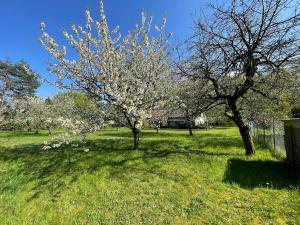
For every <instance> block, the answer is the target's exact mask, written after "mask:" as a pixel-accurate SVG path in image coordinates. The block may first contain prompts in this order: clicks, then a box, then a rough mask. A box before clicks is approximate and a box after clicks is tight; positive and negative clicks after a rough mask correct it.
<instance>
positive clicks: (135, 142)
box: [132, 127, 140, 150]
mask: <svg viewBox="0 0 300 225" xmlns="http://www.w3.org/2000/svg"><path fill="white" fill-rule="evenodd" d="M132 134H133V149H134V150H138V149H139V145H140V130H139V129H137V128H135V127H134V128H132Z"/></svg>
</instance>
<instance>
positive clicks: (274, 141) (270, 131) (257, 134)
mask: <svg viewBox="0 0 300 225" xmlns="http://www.w3.org/2000/svg"><path fill="white" fill-rule="evenodd" d="M250 127H251V133H252V136H253V138H254V141H255V142H256V143H258V144H259V145H261V146H263V147H265V148H268V149H269V150H271V152H272V153H273V154H274V155H275V156H278V157H279V158H285V157H286V151H285V143H284V124H283V122H282V121H276V120H273V122H272V124H271V125H270V126H269V127H261V126H258V125H256V124H254V123H250Z"/></svg>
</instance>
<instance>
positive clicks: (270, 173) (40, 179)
mask: <svg viewBox="0 0 300 225" xmlns="http://www.w3.org/2000/svg"><path fill="white" fill-rule="evenodd" d="M187 133H188V132H187V131H185V130H161V131H160V132H159V134H158V135H157V134H156V132H155V131H152V130H144V131H143V132H142V137H141V150H140V151H133V150H131V148H132V137H131V133H130V131H129V130H128V129H118V130H117V129H108V130H104V131H99V132H97V133H96V134H93V135H91V136H90V137H89V139H90V142H89V143H88V146H79V147H78V148H64V149H56V150H47V151H45V150H42V149H41V148H42V143H43V142H44V141H46V140H50V139H51V137H49V136H48V135H47V132H41V133H40V134H39V135H34V134H31V133H27V132H1V133H0V148H1V149H0V221H1V222H0V224H30V225H31V224H297V222H298V223H299V224H300V187H299V182H295V181H292V180H290V179H289V178H288V174H287V172H286V171H285V167H284V163H283V162H281V161H278V160H277V159H275V158H273V157H272V156H271V154H270V153H269V152H268V151H267V150H263V149H259V150H258V151H257V154H256V155H255V156H254V157H251V158H248V157H246V156H244V150H243V146H242V142H241V139H240V137H239V135H238V131H237V129H235V128H223V129H213V130H208V131H205V130H197V131H195V132H194V133H195V135H194V136H193V137H189V136H188V135H187ZM87 147H89V149H90V151H89V152H84V151H83V150H84V149H86V148H87Z"/></svg>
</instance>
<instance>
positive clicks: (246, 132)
mask: <svg viewBox="0 0 300 225" xmlns="http://www.w3.org/2000/svg"><path fill="white" fill-rule="evenodd" d="M228 105H229V107H230V109H231V111H232V113H233V115H228V114H226V115H227V116H228V117H229V118H230V119H231V120H233V122H234V123H235V124H236V125H237V126H238V128H239V131H240V134H241V136H242V139H243V143H244V147H245V151H246V155H254V154H255V147H254V143H253V140H252V136H251V134H250V128H249V126H247V125H246V124H245V123H244V121H243V118H242V115H241V113H240V111H239V109H238V108H237V106H236V102H228Z"/></svg>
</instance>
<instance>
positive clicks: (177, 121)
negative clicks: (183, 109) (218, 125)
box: [167, 113, 207, 128]
mask: <svg viewBox="0 0 300 225" xmlns="http://www.w3.org/2000/svg"><path fill="white" fill-rule="evenodd" d="M206 124H207V118H206V116H205V115H204V114H203V113H201V114H200V116H197V117H196V118H195V119H193V124H192V126H193V127H194V128H199V127H205V126H206ZM167 127H169V128H187V127H188V121H187V118H186V117H185V116H184V115H183V114H173V115H171V116H169V117H168V120H167Z"/></svg>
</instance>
